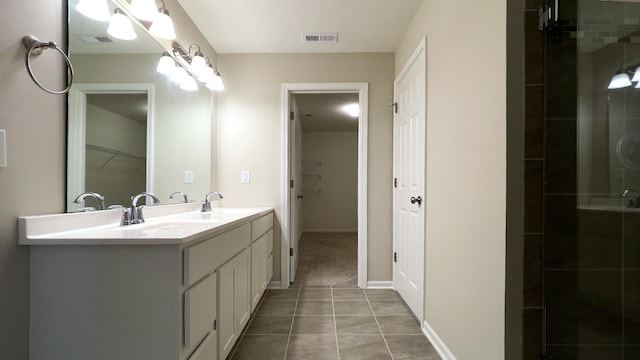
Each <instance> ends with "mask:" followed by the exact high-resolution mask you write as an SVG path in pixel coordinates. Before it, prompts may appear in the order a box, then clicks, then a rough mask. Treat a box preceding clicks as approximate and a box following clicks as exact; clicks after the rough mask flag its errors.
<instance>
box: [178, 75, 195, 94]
mask: <svg viewBox="0 0 640 360" xmlns="http://www.w3.org/2000/svg"><path fill="white" fill-rule="evenodd" d="M180 89H182V90H185V91H196V90H198V84H196V79H194V78H193V76H190V75H187V76H186V77H185V78H184V79H183V80H182V83H181V84H180Z"/></svg>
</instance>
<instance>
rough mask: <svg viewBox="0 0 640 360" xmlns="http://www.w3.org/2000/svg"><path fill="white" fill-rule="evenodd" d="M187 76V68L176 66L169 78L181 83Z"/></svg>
mask: <svg viewBox="0 0 640 360" xmlns="http://www.w3.org/2000/svg"><path fill="white" fill-rule="evenodd" d="M187 76H189V74H187V70H185V69H184V68H183V67H180V66H177V67H176V70H175V71H174V72H173V74H171V77H170V78H169V80H171V81H172V82H174V83H176V84H182V83H183V81H184V79H186V78H187Z"/></svg>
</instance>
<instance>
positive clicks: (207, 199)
mask: <svg viewBox="0 0 640 360" xmlns="http://www.w3.org/2000/svg"><path fill="white" fill-rule="evenodd" d="M212 196H215V198H213V199H212V198H211V197H212ZM222 199H224V196H222V194H220V193H219V192H215V191H212V192H210V193H208V194H207V196H205V197H204V202H203V203H202V212H207V211H211V201H216V200H222Z"/></svg>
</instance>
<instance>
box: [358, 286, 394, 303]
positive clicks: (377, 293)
mask: <svg viewBox="0 0 640 360" xmlns="http://www.w3.org/2000/svg"><path fill="white" fill-rule="evenodd" d="M364 293H365V294H366V295H367V299H369V301H401V300H402V299H401V298H400V295H398V293H397V292H395V291H393V290H391V289H372V290H365V291H364Z"/></svg>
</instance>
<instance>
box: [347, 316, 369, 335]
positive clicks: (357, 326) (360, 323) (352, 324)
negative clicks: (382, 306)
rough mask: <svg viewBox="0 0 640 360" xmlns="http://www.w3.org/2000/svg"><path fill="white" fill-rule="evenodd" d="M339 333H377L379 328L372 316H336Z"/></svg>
mask: <svg viewBox="0 0 640 360" xmlns="http://www.w3.org/2000/svg"><path fill="white" fill-rule="evenodd" d="M336 327H337V329H336V330H337V331H338V334H340V335H379V334H380V329H379V328H378V323H377V322H376V319H375V318H374V317H373V316H336Z"/></svg>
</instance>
